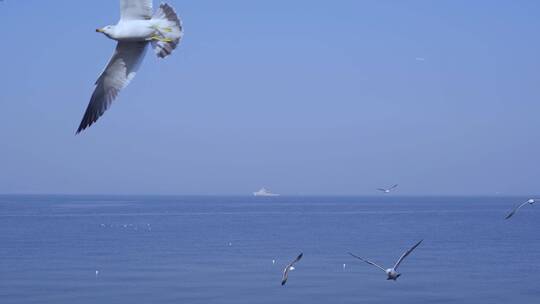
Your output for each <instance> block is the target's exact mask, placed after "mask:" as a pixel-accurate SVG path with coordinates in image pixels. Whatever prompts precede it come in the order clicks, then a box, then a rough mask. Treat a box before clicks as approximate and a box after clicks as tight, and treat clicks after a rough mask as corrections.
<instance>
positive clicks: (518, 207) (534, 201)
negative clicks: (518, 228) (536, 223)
mask: <svg viewBox="0 0 540 304" xmlns="http://www.w3.org/2000/svg"><path fill="white" fill-rule="evenodd" d="M534 203H536V200H534V199H532V198H531V199H529V200H527V201H526V202H524V203H522V204H520V205H519V206H517V207H516V208H514V210H512V212H510V214H508V215H507V216H506V219H509V218H511V217H512V216H513V215H514V214H515V213H516V212H517V211H518V210H519V209H520V208H521V207H523V206H525V205H527V204H529V205H531V206H532V205H533V204H534Z"/></svg>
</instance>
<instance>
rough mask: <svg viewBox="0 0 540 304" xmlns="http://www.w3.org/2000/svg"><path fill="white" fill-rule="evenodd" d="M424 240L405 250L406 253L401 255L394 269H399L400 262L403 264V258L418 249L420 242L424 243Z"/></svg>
mask: <svg viewBox="0 0 540 304" xmlns="http://www.w3.org/2000/svg"><path fill="white" fill-rule="evenodd" d="M423 241H424V240H421V241H420V242H418V243H416V244H415V245H414V246H412V247H411V249H409V250H407V251H405V253H403V254H402V255H401V257H400V258H399V260H398V261H397V262H396V265H394V269H396V270H397V268H398V267H399V264H401V262H403V259H405V258H406V257H407V256H408V255H409V254H411V252H413V250H414V249H416V247H418V246H419V245H420V244H422V242H423Z"/></svg>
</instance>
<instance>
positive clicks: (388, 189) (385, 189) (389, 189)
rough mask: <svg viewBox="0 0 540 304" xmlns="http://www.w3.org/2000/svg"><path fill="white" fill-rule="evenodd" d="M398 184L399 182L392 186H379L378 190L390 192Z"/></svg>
mask: <svg viewBox="0 0 540 304" xmlns="http://www.w3.org/2000/svg"><path fill="white" fill-rule="evenodd" d="M397 186H398V184H395V185H393V186H392V187H390V188H377V190H379V191H382V192H384V193H390V191H392V190H394V189H395V188H396V187H397Z"/></svg>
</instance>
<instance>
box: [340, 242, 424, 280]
mask: <svg viewBox="0 0 540 304" xmlns="http://www.w3.org/2000/svg"><path fill="white" fill-rule="evenodd" d="M422 241H423V240H421V241H420V242H418V243H416V245H414V246H412V247H411V249H409V250H407V251H405V252H404V253H403V254H402V255H401V257H399V259H398V260H397V262H396V264H395V265H394V267H392V268H388V269H384V268H383V267H382V266H379V265H377V264H375V263H373V262H371V261H369V260H367V259H364V258H361V257H359V256H356V255H354V254H352V253H350V252H349V254H350V255H351V256H353V257H355V258H357V259H359V260H362V261H364V262H366V263H368V264H370V265H373V266H375V267H377V268H379V269H381V270H382V271H384V272H385V273H386V275H387V276H388V277H387V278H386V279H387V280H394V281H395V280H397V278H399V276H401V273H398V272H397V269H398V267H399V265H400V264H401V262H403V260H404V259H405V258H406V257H407V256H408V255H409V254H411V252H413V250H414V249H415V248H416V247H418V245H420V244H421V243H422Z"/></svg>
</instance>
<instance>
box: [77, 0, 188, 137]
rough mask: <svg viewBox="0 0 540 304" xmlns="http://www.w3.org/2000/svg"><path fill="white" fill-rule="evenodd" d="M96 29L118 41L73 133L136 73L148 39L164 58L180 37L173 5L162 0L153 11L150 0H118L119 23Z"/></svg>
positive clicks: (93, 117) (89, 121)
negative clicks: (153, 11)
mask: <svg viewBox="0 0 540 304" xmlns="http://www.w3.org/2000/svg"><path fill="white" fill-rule="evenodd" d="M96 32H98V33H103V34H104V35H105V36H107V37H108V38H110V39H112V40H116V41H118V43H117V45H116V50H115V51H114V53H113V55H112V58H111V59H110V60H109V63H108V64H107V66H106V67H105V70H104V71H103V72H102V73H101V75H100V76H99V77H98V79H97V81H96V83H95V89H94V93H93V94H92V97H91V98H90V103H89V104H88V107H87V108H86V112H85V113H84V116H83V119H82V121H81V123H80V125H79V128H78V129H77V132H76V134H79V133H80V132H81V131H83V130H84V129H86V128H88V127H90V126H91V125H92V124H94V123H95V122H96V121H97V120H98V119H99V117H101V115H103V113H105V111H106V110H107V109H108V108H109V106H110V105H111V103H112V102H113V101H114V99H115V98H116V96H117V95H118V93H120V91H121V90H122V89H123V88H125V87H126V86H127V85H128V84H129V82H130V81H131V80H132V79H133V77H135V74H136V73H137V70H138V68H139V66H140V63H141V61H142V59H143V57H144V54H145V52H146V47H147V45H148V43H150V44H152V47H153V48H154V51H155V53H156V55H157V56H158V57H160V58H165V57H167V56H168V55H170V54H171V53H172V51H173V50H174V49H175V48H176V47H177V46H178V44H179V43H180V40H181V39H182V37H183V29H182V22H181V21H180V19H179V18H178V16H177V15H176V12H175V11H174V9H173V8H172V7H171V6H169V5H168V4H165V3H163V4H161V5H160V6H159V9H158V10H157V11H156V12H155V13H154V14H152V0H120V20H119V21H118V23H117V24H116V25H107V26H106V27H104V28H98V29H97V30H96Z"/></svg>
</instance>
